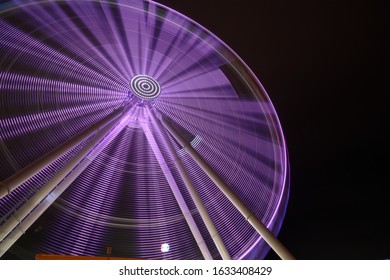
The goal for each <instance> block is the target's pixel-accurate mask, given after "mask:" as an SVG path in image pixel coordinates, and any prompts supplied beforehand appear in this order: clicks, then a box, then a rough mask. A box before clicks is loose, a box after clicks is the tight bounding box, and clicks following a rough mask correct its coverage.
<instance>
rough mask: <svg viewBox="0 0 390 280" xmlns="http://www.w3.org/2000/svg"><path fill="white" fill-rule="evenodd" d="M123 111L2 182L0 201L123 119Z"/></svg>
mask: <svg viewBox="0 0 390 280" xmlns="http://www.w3.org/2000/svg"><path fill="white" fill-rule="evenodd" d="M123 110H124V109H123V107H121V108H119V109H116V110H115V111H113V112H112V113H111V114H109V115H108V116H106V117H105V118H103V119H102V120H100V121H99V122H97V123H96V124H94V125H92V126H91V127H89V128H87V129H86V130H84V131H83V132H81V133H80V134H78V135H76V136H75V137H73V138H71V139H69V140H68V141H66V142H65V143H63V144H62V145H60V146H58V147H57V148H55V149H53V150H52V151H50V152H48V153H47V154H45V155H43V156H41V157H40V158H38V159H37V160H35V161H34V162H32V163H31V164H29V165H27V166H26V167H24V168H23V169H21V170H19V171H18V172H16V173H15V174H13V175H12V176H10V177H8V178H7V179H5V180H4V181H3V182H0V199H1V198H2V197H4V196H6V195H8V194H10V193H11V192H12V191H14V190H15V189H16V188H18V187H19V186H20V185H21V184H23V183H24V182H26V181H27V180H28V179H30V178H31V177H33V176H34V175H36V174H37V173H38V172H39V171H41V170H42V169H43V168H45V167H47V166H49V165H50V164H52V163H53V162H54V161H56V160H57V159H59V158H60V157H61V156H63V155H64V154H66V153H67V152H69V151H70V150H71V149H73V148H74V147H76V146H77V145H79V144H80V143H81V142H82V141H84V140H86V139H88V137H90V136H91V135H93V134H95V133H96V132H98V131H99V130H100V129H102V128H103V127H105V126H106V125H107V124H109V123H111V122H113V121H114V120H116V119H118V118H119V117H121V116H122V115H123Z"/></svg>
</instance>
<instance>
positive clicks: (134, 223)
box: [0, 0, 294, 259]
mask: <svg viewBox="0 0 390 280" xmlns="http://www.w3.org/2000/svg"><path fill="white" fill-rule="evenodd" d="M2 5H3V6H0V9H1V10H0V30H1V31H0V54H1V55H0V98H1V99H0V125H1V130H0V166H1V169H0V181H1V183H0V197H1V198H0V219H1V220H0V256H1V255H3V254H4V253H6V252H7V251H8V250H9V249H10V248H12V246H13V245H14V244H15V242H17V243H18V244H20V246H22V247H24V249H25V250H27V251H29V252H32V253H37V252H45V253H49V254H65V255H95V256H96V255H102V254H104V252H105V250H106V248H107V247H110V248H112V249H113V253H114V254H116V255H118V256H122V257H131V258H143V259H254V258H263V257H265V255H266V254H267V253H268V250H269V246H270V247H271V248H273V249H274V250H275V251H276V253H277V254H278V255H279V256H280V257H281V258H283V259H293V258H294V257H293V256H292V254H291V253H290V252H289V251H288V250H287V249H286V248H285V247H284V246H283V244H282V243H281V242H280V241H279V240H278V239H277V238H276V237H275V236H276V235H277V233H278V232H279V229H280V227H281V223H282V221H283V218H284V214H285V210H286V205H287V200H288V193H289V182H288V179H289V163H288V157H287V152H286V143H285V140H284V137H283V132H282V128H281V125H280V123H279V119H278V116H277V114H276V112H275V109H274V107H273V105H272V103H271V101H270V98H269V97H268V95H267V93H266V91H265V90H264V88H263V87H262V85H261V83H260V82H259V81H258V79H257V78H256V76H255V75H254V74H253V72H252V71H251V70H250V69H249V67H248V66H247V65H246V64H245V63H244V62H243V61H242V60H241V59H240V58H239V56H238V55H237V54H235V53H234V51H233V50H231V49H230V48H229V47H228V46H227V45H226V44H225V43H223V42H222V41H221V40H220V39H218V38H217V37H216V36H215V35H213V34H212V33H211V32H210V31H208V30H206V29H205V28H204V27H202V26H201V25H199V24H198V23H196V22H194V21H193V20H191V19H189V18H187V17H186V16H184V15H182V14H180V13H178V12H176V11H174V10H172V9H170V8H168V7H166V6H163V5H161V4H158V3H156V2H153V1H140V0H137V1H136V0H117V1H102V0H101V1H92V0H86V1H80V0H64V1H60V0H58V1H57V0H56V1H9V2H8V4H2ZM32 239H33V240H34V242H31V240H32Z"/></svg>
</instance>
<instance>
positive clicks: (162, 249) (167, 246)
mask: <svg viewBox="0 0 390 280" xmlns="http://www.w3.org/2000/svg"><path fill="white" fill-rule="evenodd" d="M161 252H163V253H166V252H169V244H168V243H164V244H162V245H161Z"/></svg>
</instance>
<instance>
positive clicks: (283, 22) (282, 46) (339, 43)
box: [159, 0, 390, 259]
mask: <svg viewBox="0 0 390 280" xmlns="http://www.w3.org/2000/svg"><path fill="white" fill-rule="evenodd" d="M159 2H160V3H162V4H165V5H167V6H169V7H171V8H173V9H175V10H177V11H179V12H181V13H183V14H185V15H187V16H188V17H190V18H192V19H193V20H195V21H197V22H198V23H200V24H201V25H203V26H204V27H206V28H207V29H209V30H210V31H211V32H212V33H214V34H215V35H217V36H218V37H220V38H221V39H222V40H223V41H224V42H225V43H227V45H229V46H230V47H231V48H232V49H233V50H234V51H235V52H236V53H237V54H238V55H239V56H240V57H241V58H242V59H243V60H244V61H245V62H246V63H247V64H248V66H249V67H250V68H251V69H252V70H253V72H254V73H255V74H256V75H257V77H258V78H259V79H260V81H261V82H262V84H263V85H264V87H265V88H266V90H267V92H268V93H269V96H270V98H271V100H272V101H273V103H274V106H275V108H276V110H277V112H278V115H279V117H280V120H281V123H282V126H283V130H284V133H285V137H286V140H287V145H288V149H289V154H290V164H291V194H290V200H289V205H288V209H287V214H286V218H285V221H284V224H283V226H282V230H281V232H280V234H279V238H280V239H281V240H282V242H284V243H285V244H286V246H287V247H289V248H290V249H291V251H292V252H293V253H294V254H295V255H296V257H297V258H298V259H386V258H390V241H389V237H390V217H389V213H390V210H389V208H390V198H389V197H390V191H389V189H390V184H389V179H388V177H389V176H388V174H389V171H388V167H389V164H388V160H389V148H388V137H387V135H386V134H387V132H388V131H389V125H388V122H387V118H386V117H387V112H386V108H387V107H388V102H387V99H388V98H387V95H388V94H389V92H390V91H389V85H388V83H386V82H387V80H388V74H389V69H388V64H387V62H386V58H388V45H386V38H387V37H388V35H389V34H388V26H389V16H388V14H387V13H386V9H385V7H384V6H382V5H381V4H379V3H376V2H374V1H365V2H364V3H359V2H356V1H310V0H305V1H297V0H295V1H271V0H270V1H263V0H257V1H254V0H252V1H248V0H240V1H223V0H218V1H217V0H191V1H189V0H186V1H183V0H175V1H174V0H160V1H159ZM267 258H268V259H275V258H277V256H276V255H275V254H274V253H273V252H272V253H270V254H269V255H268V257H267Z"/></svg>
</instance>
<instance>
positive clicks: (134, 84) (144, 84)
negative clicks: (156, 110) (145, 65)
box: [130, 75, 161, 100]
mask: <svg viewBox="0 0 390 280" xmlns="http://www.w3.org/2000/svg"><path fill="white" fill-rule="evenodd" d="M130 85H131V89H132V90H133V93H134V94H135V95H136V96H138V97H139V98H141V99H144V100H153V99H155V98H157V97H158V96H159V95H160V93H161V87H160V84H159V83H158V82H157V81H156V80H155V79H154V78H152V77H150V76H148V75H136V76H134V77H133V78H132V79H131V82H130Z"/></svg>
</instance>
